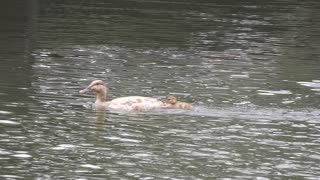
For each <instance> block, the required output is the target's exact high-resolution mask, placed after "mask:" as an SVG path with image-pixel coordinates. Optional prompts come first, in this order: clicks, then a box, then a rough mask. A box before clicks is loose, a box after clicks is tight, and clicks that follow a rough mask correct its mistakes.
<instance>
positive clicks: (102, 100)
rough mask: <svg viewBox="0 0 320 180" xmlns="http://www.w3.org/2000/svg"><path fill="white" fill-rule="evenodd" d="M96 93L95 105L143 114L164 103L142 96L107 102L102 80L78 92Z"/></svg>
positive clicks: (95, 81) (105, 88)
mask: <svg viewBox="0 0 320 180" xmlns="http://www.w3.org/2000/svg"><path fill="white" fill-rule="evenodd" d="M87 92H94V93H96V101H95V105H96V106H97V107H106V108H111V109H116V110H124V111H136V112H145V111H150V110H154V109H160V108H162V107H163V106H164V103H163V102H161V101H160V100H158V99H157V98H152V97H143V96H127V97H120V98H116V99H113V100H111V101H107V87H106V85H105V83H104V82H103V81H102V80H94V81H92V82H91V84H90V85H89V86H88V87H87V88H85V89H83V90H81V91H80V93H87Z"/></svg>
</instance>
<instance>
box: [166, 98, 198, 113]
mask: <svg viewBox="0 0 320 180" xmlns="http://www.w3.org/2000/svg"><path fill="white" fill-rule="evenodd" d="M165 107H169V108H178V109H188V110H191V109H192V108H193V107H192V104H190V103H186V102H180V101H177V98H176V97H174V96H168V97H167V100H166V105H165Z"/></svg>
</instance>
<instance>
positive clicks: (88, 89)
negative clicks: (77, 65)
mask: <svg viewBox="0 0 320 180" xmlns="http://www.w3.org/2000/svg"><path fill="white" fill-rule="evenodd" d="M79 92H80V93H82V94H83V93H87V92H91V89H90V88H89V87H87V88H85V89H82V90H81V91H79Z"/></svg>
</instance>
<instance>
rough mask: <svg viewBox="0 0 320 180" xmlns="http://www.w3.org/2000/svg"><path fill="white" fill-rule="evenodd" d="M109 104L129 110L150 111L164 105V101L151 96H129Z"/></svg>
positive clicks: (111, 106)
mask: <svg viewBox="0 0 320 180" xmlns="http://www.w3.org/2000/svg"><path fill="white" fill-rule="evenodd" d="M108 106H109V107H110V108H114V109H122V110H128V111H149V110H152V109H157V108H161V107H163V102H162V101H159V100H158V99H156V98H151V97H143V96H127V97H121V98H116V99H114V100H112V101H109V105H108Z"/></svg>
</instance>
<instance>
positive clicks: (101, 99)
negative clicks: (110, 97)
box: [96, 89, 107, 104]
mask: <svg viewBox="0 0 320 180" xmlns="http://www.w3.org/2000/svg"><path fill="white" fill-rule="evenodd" d="M106 100H107V89H102V90H101V91H99V92H98V93H97V97H96V104H101V103H105V102H106Z"/></svg>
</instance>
